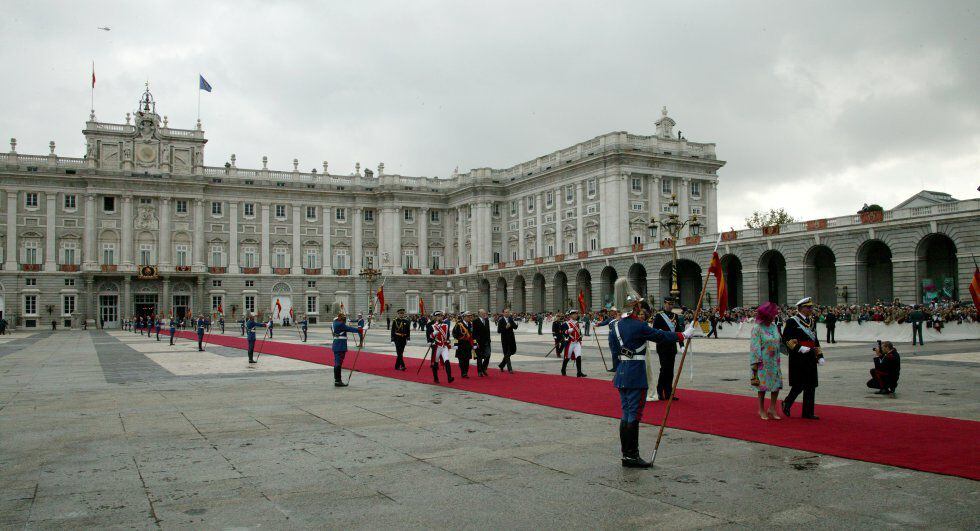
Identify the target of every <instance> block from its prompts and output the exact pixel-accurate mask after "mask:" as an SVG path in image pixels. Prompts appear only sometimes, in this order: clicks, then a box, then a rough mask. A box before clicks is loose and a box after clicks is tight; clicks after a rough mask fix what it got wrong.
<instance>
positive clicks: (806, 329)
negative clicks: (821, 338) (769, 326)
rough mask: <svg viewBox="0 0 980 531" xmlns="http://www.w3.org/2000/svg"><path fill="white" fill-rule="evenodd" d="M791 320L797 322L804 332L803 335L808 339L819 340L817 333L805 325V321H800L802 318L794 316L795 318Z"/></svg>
mask: <svg viewBox="0 0 980 531" xmlns="http://www.w3.org/2000/svg"><path fill="white" fill-rule="evenodd" d="M790 319H792V320H794V321H796V324H798V325H800V330H803V333H804V334H806V335H807V337H809V338H810V339H812V340H814V341H816V340H817V334H816V332H814V331H813V330H811V329H810V327H809V326H808V325H805V324H803V321H800V317H799V316H798V315H794V316H793V317H790Z"/></svg>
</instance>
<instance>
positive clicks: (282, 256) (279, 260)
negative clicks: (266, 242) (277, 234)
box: [272, 247, 288, 267]
mask: <svg viewBox="0 0 980 531" xmlns="http://www.w3.org/2000/svg"><path fill="white" fill-rule="evenodd" d="M272 259H273V263H274V264H275V265H274V266H273V267H288V266H287V265H286V248H285V247H276V248H275V249H273V250H272Z"/></svg>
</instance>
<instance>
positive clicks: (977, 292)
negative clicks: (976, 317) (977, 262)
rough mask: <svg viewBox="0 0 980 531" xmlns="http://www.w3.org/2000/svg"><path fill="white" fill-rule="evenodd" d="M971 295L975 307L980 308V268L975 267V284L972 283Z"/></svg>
mask: <svg viewBox="0 0 980 531" xmlns="http://www.w3.org/2000/svg"><path fill="white" fill-rule="evenodd" d="M970 295H971V296H972V297H973V305H974V306H975V307H977V308H980V267H977V266H973V282H970Z"/></svg>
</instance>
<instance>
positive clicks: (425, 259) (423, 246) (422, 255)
mask: <svg viewBox="0 0 980 531" xmlns="http://www.w3.org/2000/svg"><path fill="white" fill-rule="evenodd" d="M418 260H419V263H418V268H419V269H420V270H421V271H422V274H423V275H427V274H429V207H422V208H420V209H419V256H418Z"/></svg>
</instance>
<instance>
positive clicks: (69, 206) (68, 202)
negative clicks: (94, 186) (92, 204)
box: [65, 194, 78, 210]
mask: <svg viewBox="0 0 980 531" xmlns="http://www.w3.org/2000/svg"><path fill="white" fill-rule="evenodd" d="M77 206H78V198H77V196H76V195H75V194H65V210H75V209H76V208H77Z"/></svg>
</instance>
